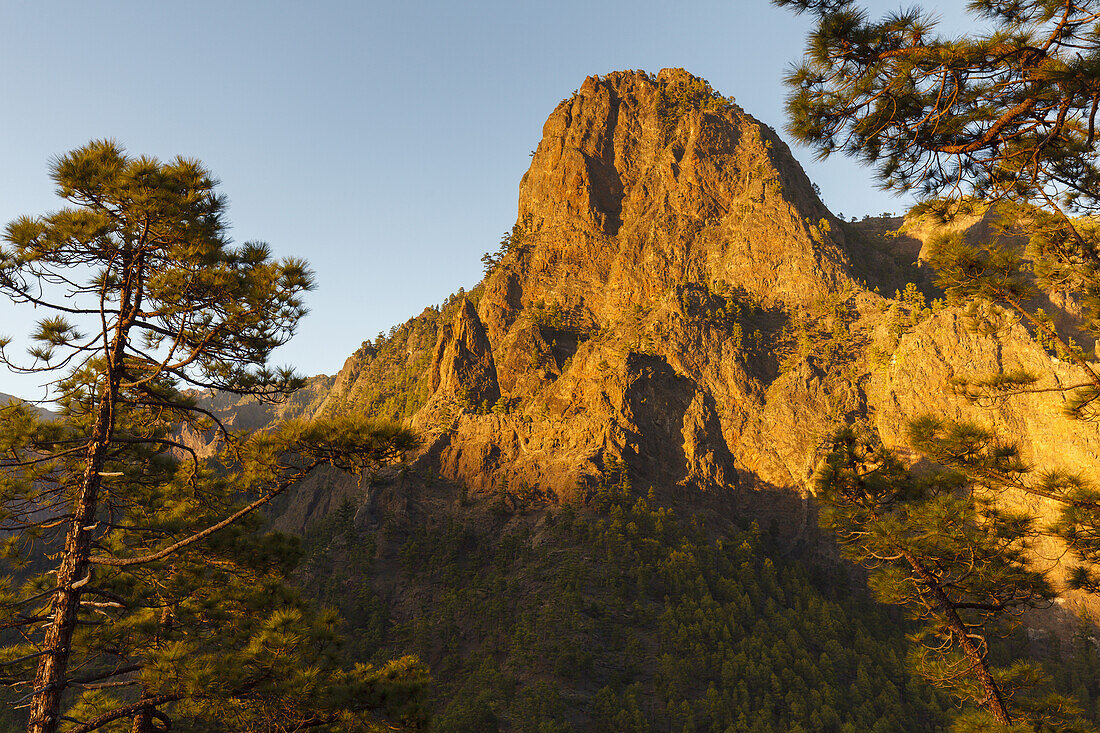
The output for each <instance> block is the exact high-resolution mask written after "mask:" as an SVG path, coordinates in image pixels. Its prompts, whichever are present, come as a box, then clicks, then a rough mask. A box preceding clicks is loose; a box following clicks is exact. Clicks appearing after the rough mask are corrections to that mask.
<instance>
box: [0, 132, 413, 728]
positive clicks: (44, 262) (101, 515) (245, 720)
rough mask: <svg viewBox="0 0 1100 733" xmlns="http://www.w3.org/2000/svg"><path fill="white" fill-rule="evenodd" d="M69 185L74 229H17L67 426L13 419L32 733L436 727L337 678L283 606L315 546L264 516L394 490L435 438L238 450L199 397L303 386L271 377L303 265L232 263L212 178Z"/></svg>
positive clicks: (68, 219) (362, 679)
mask: <svg viewBox="0 0 1100 733" xmlns="http://www.w3.org/2000/svg"><path fill="white" fill-rule="evenodd" d="M52 173H53V179H54V181H55V183H56V184H57V188H58V193H59V194H60V195H61V196H62V197H63V198H64V199H66V201H67V204H68V206H67V207H66V208H62V209H61V210H59V211H57V212H54V213H52V214H49V215H46V216H42V217H24V218H22V219H19V220H17V221H15V222H13V223H11V224H10V225H9V226H8V227H7V230H6V232H5V235H4V240H3V246H2V247H0V292H3V293H4V294H5V295H6V296H7V297H8V298H10V299H11V300H13V301H14V302H16V303H21V304H27V303H29V304H33V305H34V306H35V307H37V308H38V310H39V312H40V313H43V314H44V315H43V317H42V319H41V320H40V321H39V325H38V329H37V331H36V332H35V333H34V334H32V335H33V338H34V340H35V341H36V342H37V345H36V346H34V347H32V349H31V352H30V356H31V362H30V363H29V364H25V365H24V367H25V368H26V369H27V370H28V371H34V372H38V373H41V374H43V375H44V377H43V378H44V379H48V380H49V385H50V389H51V396H52V397H53V398H54V399H55V400H56V403H55V404H56V406H57V409H58V415H57V416H56V419H50V420H43V419H42V418H41V417H40V416H39V415H37V414H36V413H35V412H34V411H32V410H31V409H29V408H28V407H26V406H24V405H20V404H11V405H7V406H5V407H3V408H2V410H0V537H2V538H3V542H2V544H0V682H2V683H3V684H4V685H5V686H7V687H8V689H9V694H8V696H7V698H6V699H7V700H8V701H11V702H12V703H13V707H14V709H15V710H16V711H19V712H17V713H15V717H16V720H17V721H18V724H20V725H22V724H25V725H26V726H27V729H28V731H31V732H33V733H53V731H56V730H58V729H59V728H64V729H65V730H67V731H70V732H71V733H85V732H86V731H92V730H98V729H106V730H118V729H120V728H125V729H127V730H131V731H133V733H150V732H151V731H153V730H165V729H168V728H172V729H175V730H202V729H209V727H211V726H216V727H217V728H218V729H219V730H242V731H243V730H248V731H262V730H299V729H303V728H318V727H321V728H326V727H327V728H329V729H338V730H346V729H348V728H349V727H352V728H357V729H370V728H372V727H373V728H378V727H379V726H384V725H387V724H388V722H384V718H385V717H386V716H389V718H390V721H389V722H395V723H397V722H401V721H402V719H409V722H415V716H416V709H415V708H416V701H417V696H418V694H419V692H420V691H422V690H423V688H424V686H425V683H426V681H427V679H426V673H425V671H424V669H423V668H422V667H421V666H420V665H419V663H417V662H416V661H415V660H413V659H401V660H398V661H395V662H387V663H382V664H380V665H378V666H377V667H369V666H366V665H352V666H347V667H345V666H341V665H339V664H338V663H337V662H338V659H339V657H338V654H337V651H336V650H337V647H338V643H337V638H336V636H335V634H334V628H335V624H336V621H335V619H334V617H333V616H332V615H331V614H329V613H327V612H318V611H316V610H314V609H313V608H312V607H311V606H310V605H309V604H308V603H306V602H304V601H303V600H302V599H301V598H300V597H299V595H298V594H297V593H296V592H294V591H292V590H291V589H289V588H288V587H287V586H286V584H285V576H286V574H287V573H288V572H289V570H290V568H292V567H293V565H294V562H295V561H296V559H297V557H298V551H297V548H296V544H295V543H294V542H291V541H289V540H287V539H286V538H281V537H278V536H267V535H262V534H258V533H257V531H256V530H257V529H258V524H259V521H258V519H257V518H256V515H255V511H256V510H258V509H259V508H260V507H262V506H263V505H264V504H266V503H267V502H269V501H271V500H272V499H273V498H275V497H276V496H278V495H279V494H280V493H281V492H282V491H284V490H285V489H286V488H288V487H289V486H290V485H292V484H294V483H296V482H298V481H300V480H302V479H303V478H304V477H306V476H307V475H309V474H310V473H311V472H312V471H314V470H315V469H316V468H318V467H320V466H323V465H328V466H335V467H337V468H340V469H344V470H350V471H360V470H363V469H366V468H373V467H377V466H379V465H381V464H382V463H386V462H390V461H392V460H394V459H396V458H397V457H399V456H400V454H401V453H402V452H403V451H405V450H407V449H409V448H411V447H412V446H413V445H415V443H416V440H415V438H414V436H412V435H411V434H410V433H409V432H408V431H406V430H404V429H403V428H400V427H397V426H394V425H389V424H379V423H373V422H370V421H367V420H363V419H350V418H349V419H341V420H335V419H329V420H319V421H315V422H310V423H303V422H294V421H291V422H288V423H285V424H283V425H281V426H279V427H278V428H277V429H274V430H271V431H269V432H266V433H263V434H256V435H243V434H232V433H229V432H228V431H226V430H225V429H224V426H221V425H219V424H217V423H216V422H215V421H214V420H212V419H211V417H210V415H209V414H208V413H207V412H206V411H204V410H203V409H202V408H200V407H199V406H198V404H197V402H196V399H195V395H194V392H185V391H183V390H184V389H185V388H192V389H193V388H203V389H220V390H224V391H228V392H230V393H234V394H238V395H251V396H253V397H258V398H261V399H278V398H280V397H281V396H282V395H285V394H287V393H288V392H290V391H292V390H294V389H295V388H297V387H298V386H299V385H300V383H301V380H300V379H299V378H298V377H297V376H296V375H294V373H293V372H292V371H290V370H289V369H278V370H274V369H271V368H269V367H268V366H267V358H268V356H269V354H270V352H271V351H272V350H273V349H274V348H275V347H277V346H278V345H280V344H282V343H284V342H285V341H286V340H287V339H288V338H289V337H290V336H291V335H292V334H293V332H294V329H295V326H296V323H297V321H298V319H299V318H300V317H301V315H302V314H303V313H304V305H303V302H302V299H301V296H302V294H303V292H304V291H307V290H309V289H310V288H311V287H312V277H311V275H310V273H309V270H308V268H307V267H306V266H305V263H303V262H301V261H299V260H275V259H274V258H272V257H271V256H270V253H269V251H268V248H267V247H266V245H263V244H261V243H246V244H244V245H240V246H234V245H233V244H232V243H231V242H230V241H229V240H228V238H227V236H226V224H225V222H224V218H223V217H224V208H225V201H224V198H223V197H221V196H220V195H218V194H217V192H216V190H215V189H216V182H215V181H214V180H213V178H212V177H211V176H210V174H209V172H207V171H206V170H205V169H204V168H203V167H202V166H201V165H200V164H199V163H197V162H195V161H189V160H184V159H176V160H174V161H170V162H167V163H165V162H161V161H158V160H156V159H152V158H133V157H130V156H128V155H126V154H125V153H124V151H123V150H122V149H121V148H120V147H119V146H118V145H117V144H115V143H113V142H110V141H101V142H93V143H91V144H89V145H87V146H85V147H84V148H81V149H78V150H75V151H72V152H71V153H68V154H66V155H64V156H62V157H60V158H59V159H57V160H56V161H55V162H54V164H53V166H52ZM9 357H10V354H7V353H0V361H3V362H4V363H5V364H7V365H8V366H12V367H14V366H16V365H15V364H14V363H13V361H12V359H11V358H9ZM189 431H190V432H193V433H195V434H204V433H207V432H208V431H217V433H218V446H219V448H220V452H219V453H218V454H217V455H214V456H212V457H211V458H209V459H205V458H203V457H202V456H199V455H197V454H196V453H195V452H194V450H192V448H191V447H190V446H189V445H188V443H187V442H186V440H185V439H184V436H185V435H186V433H187V432H189Z"/></svg>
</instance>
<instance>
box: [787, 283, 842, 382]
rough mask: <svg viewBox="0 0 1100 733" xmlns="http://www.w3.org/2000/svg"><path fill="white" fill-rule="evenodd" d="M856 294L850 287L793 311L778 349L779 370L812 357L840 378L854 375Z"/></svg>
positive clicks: (788, 368)
mask: <svg viewBox="0 0 1100 733" xmlns="http://www.w3.org/2000/svg"><path fill="white" fill-rule="evenodd" d="M853 296H854V293H853V292H851V291H846V292H842V293H832V294H829V295H826V296H824V297H821V298H819V299H817V300H816V301H814V302H813V303H812V304H811V305H810V306H808V307H805V308H799V309H796V310H795V311H793V312H792V313H791V316H790V322H789V323H788V324H787V325H786V327H785V329H784V333H783V337H782V345H781V346H780V348H779V349H778V351H779V354H780V355H781V361H780V365H779V368H780V372H787V371H790V370H791V369H793V368H794V367H795V366H797V365H798V364H799V363H801V362H802V361H804V360H807V359H812V360H814V361H815V362H816V363H817V364H819V365H820V366H821V367H823V368H825V369H826V370H827V371H828V372H830V373H835V374H836V375H838V376H837V378H838V379H841V380H843V379H848V378H849V377H851V376H852V375H851V369H852V366H853V360H854V358H855V356H856V354H857V353H858V351H859V350H858V349H856V348H853V345H854V342H855V341H854V340H855V337H856V335H855V333H853V331H852V325H853V324H854V323H855V320H856V318H857V316H858V312H857V311H856V309H855V307H854V305H853V303H852V298H853Z"/></svg>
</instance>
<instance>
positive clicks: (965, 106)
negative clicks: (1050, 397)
mask: <svg viewBox="0 0 1100 733" xmlns="http://www.w3.org/2000/svg"><path fill="white" fill-rule="evenodd" d="M773 2H775V4H777V5H780V6H783V7H789V8H791V9H792V10H794V11H795V12H798V13H809V14H811V15H813V16H814V17H815V19H816V27H815V28H814V30H813V31H812V33H811V35H810V38H809V41H808V44H807V53H806V56H805V59H804V61H803V62H802V63H801V64H800V65H799V66H798V67H797V68H795V69H793V70H792V72H791V73H790V75H789V77H788V79H787V82H788V84H789V86H790V88H791V94H790V96H789V97H788V103H787V110H788V114H789V117H790V123H789V128H788V129H789V130H790V131H791V132H792V133H793V134H794V135H795V136H796V137H797V138H798V139H799V140H801V141H803V142H805V143H808V144H810V145H812V146H814V147H815V148H816V149H817V150H818V152H819V153H820V154H821V155H822V156H828V155H831V154H832V153H834V152H842V153H844V154H847V155H851V156H853V157H856V158H857V159H859V160H861V161H862V162H863V163H865V164H866V165H868V166H871V167H873V168H874V169H875V171H876V173H877V174H878V177H879V179H880V181H881V182H882V184H883V185H884V187H886V188H891V189H895V190H900V191H912V192H915V193H917V194H918V195H919V196H920V197H921V199H922V202H921V205H920V207H921V208H922V209H925V210H931V211H934V212H936V213H938V214H940V215H941V216H943V217H949V216H952V215H954V214H955V213H959V212H963V211H967V210H970V209H972V208H973V207H974V206H975V204H976V205H978V206H982V207H987V208H989V209H990V210H991V211H992V212H993V213H995V214H997V215H999V217H1000V218H1001V219H1002V223H1003V225H1004V226H1006V227H1012V228H1014V229H1015V230H1016V231H1017V232H1022V233H1025V234H1027V235H1029V239H1030V241H1029V243H1028V245H1027V247H1026V248H1023V249H1021V248H1018V247H1010V246H1006V245H1005V244H1004V243H1003V242H998V241H987V242H981V243H968V242H966V241H964V239H963V238H962V237H961V236H959V235H957V234H954V235H945V236H942V237H940V238H939V239H938V240H937V241H935V242H932V243H930V244H931V247H930V249H931V257H930V263H931V264H932V266H933V267H934V268H935V270H936V271H937V273H938V275H937V284H938V285H939V286H940V287H941V288H943V290H944V291H945V293H946V296H947V300H948V302H949V303H952V304H955V305H967V306H968V312H969V313H970V314H971V316H973V321H972V322H973V323H974V324H975V325H976V326H982V325H985V326H993V327H995V326H996V325H997V322H998V321H1000V322H1004V321H1005V320H1006V316H1007V318H1008V319H1015V320H1019V321H1021V322H1023V323H1024V324H1025V325H1026V326H1027V327H1028V329H1029V330H1030V331H1031V333H1032V334H1033V336H1034V337H1035V339H1036V341H1038V342H1039V343H1040V344H1042V345H1043V346H1045V347H1046V348H1047V349H1048V350H1049V351H1051V352H1052V355H1053V356H1056V357H1058V358H1059V359H1061V360H1062V361H1064V362H1066V363H1068V364H1070V365H1072V367H1073V368H1074V369H1075V370H1076V374H1077V378H1076V379H1071V380H1062V381H1058V382H1056V383H1048V382H1043V381H1041V380H1040V379H1039V378H1038V377H1037V376H1036V375H1034V374H1031V373H1028V372H1026V371H1019V370H1017V371H1001V372H998V373H995V374H969V375H962V376H960V377H958V378H957V379H956V380H954V381H955V384H953V385H950V386H949V385H944V386H945V388H954V389H957V390H959V391H960V392H961V393H963V394H964V395H965V396H967V397H969V398H971V399H974V400H983V401H986V400H1001V399H1010V398H1011V397H1013V396H1015V395H1019V394H1025V393H1030V392H1060V393H1062V394H1064V395H1065V403H1064V404H1065V411H1066V414H1067V415H1068V416H1069V417H1071V418H1073V419H1084V420H1094V419H1097V418H1098V417H1100V410H1098V408H1097V405H1100V370H1098V369H1097V366H1096V364H1095V361H1094V359H1093V358H1092V356H1091V355H1090V354H1088V353H1086V352H1085V351H1084V350H1083V349H1082V348H1080V347H1079V346H1078V344H1077V343H1076V341H1075V340H1074V336H1075V335H1076V336H1077V337H1081V336H1085V337H1086V338H1095V337H1097V336H1100V227H1098V226H1097V225H1096V221H1095V215H1096V214H1097V213H1100V165H1098V164H1097V150H1096V144H1097V128H1096V116H1097V110H1098V102H1100V91H1098V90H1100V3H1098V2H1096V1H1095V0H1084V1H1083V2H1070V1H1069V0H1013V1H1012V2H1005V1H1003V0H973V1H972V2H970V3H969V4H968V9H969V12H970V13H971V15H972V16H973V17H974V19H975V20H976V21H977V22H976V24H975V25H976V27H977V28H978V29H979V30H976V31H973V32H970V33H968V34H961V35H960V34H941V33H938V32H937V29H936V26H937V20H936V18H935V16H934V14H933V13H932V12H929V11H927V10H924V9H922V8H919V7H914V8H912V9H909V10H904V11H899V12H896V13H893V14H891V15H888V16H886V17H884V18H883V19H882V20H879V21H873V20H871V19H870V18H869V16H868V14H867V13H866V12H865V11H863V10H862V9H861V8H860V7H859V6H858V4H857V2H855V0H773ZM1056 292H1057V293H1060V294H1061V295H1062V296H1063V297H1064V298H1065V299H1066V300H1067V301H1068V302H1072V303H1076V304H1078V305H1079V306H1080V313H1081V317H1080V319H1079V323H1078V324H1077V325H1076V326H1075V328H1074V330H1076V334H1075V333H1074V332H1073V330H1070V329H1067V328H1063V327H1059V326H1057V325H1056V324H1055V322H1054V320H1053V319H1052V318H1051V317H1050V316H1049V315H1047V314H1046V313H1045V312H1044V311H1043V310H1042V309H1041V308H1040V307H1039V302H1038V298H1039V296H1041V295H1043V294H1045V293H1056ZM983 321H984V323H983ZM910 443H911V444H912V446H913V447H914V448H916V449H917V450H918V451H920V452H922V453H924V454H925V455H927V456H928V457H930V458H932V459H933V460H934V461H937V462H938V463H940V464H941V465H944V466H948V467H950V468H952V469H954V470H955V471H958V472H959V473H961V474H962V475H963V476H965V477H966V480H967V481H969V482H970V484H972V485H975V486H981V487H983V490H984V491H986V492H989V493H990V495H996V494H998V493H1001V492H1004V491H1005V490H1008V489H1015V490H1020V491H1024V492H1027V493H1030V494H1032V495H1035V496H1040V497H1044V498H1046V499H1050V500H1053V501H1055V502H1058V503H1059V504H1060V506H1061V507H1062V510H1061V516H1060V518H1059V520H1058V521H1056V522H1055V523H1054V524H1053V526H1050V527H1036V528H1035V531H1037V532H1048V533H1052V534H1054V535H1057V536H1058V537H1060V538H1061V539H1062V540H1063V541H1064V542H1065V544H1066V546H1067V547H1068V548H1069V549H1070V551H1071V552H1072V554H1073V555H1074V556H1075V557H1076V559H1077V560H1078V561H1079V564H1078V566H1077V567H1076V568H1075V569H1073V571H1072V574H1071V578H1070V581H1071V585H1073V586H1076V587H1078V588H1084V589H1086V590H1089V591H1092V592H1097V591H1100V576H1098V575H1097V574H1096V570H1095V568H1096V562H1097V561H1098V560H1100V541H1098V540H1097V537H1100V492H1098V491H1097V490H1096V488H1095V487H1094V486H1092V485H1091V484H1090V482H1088V481H1086V480H1085V479H1084V478H1082V477H1080V476H1076V475H1073V474H1072V473H1070V472H1040V471H1035V470H1033V469H1032V468H1031V467H1030V466H1029V465H1028V464H1027V462H1025V461H1024V460H1023V459H1022V457H1021V455H1020V450H1019V448H1018V447H1017V446H1016V445H1014V444H1012V443H1011V441H1007V440H1004V439H1003V438H1000V437H999V436H996V435H994V434H993V433H992V432H990V431H989V430H987V429H985V428H983V427H981V426H978V425H974V424H969V423H959V422H954V421H951V420H944V419H941V418H939V417H936V416H926V417H923V418H919V419H917V420H914V421H913V422H912V423H911V425H910ZM1035 458H1036V460H1037V461H1038V462H1042V461H1043V457H1042V456H1036V457H1035ZM927 529H928V531H933V528H932V527H931V526H929V527H928V528H927Z"/></svg>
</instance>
